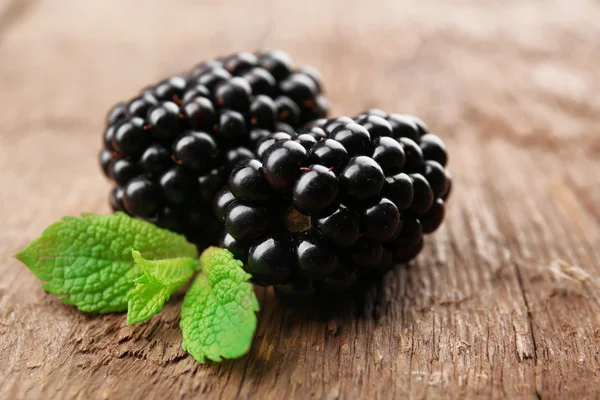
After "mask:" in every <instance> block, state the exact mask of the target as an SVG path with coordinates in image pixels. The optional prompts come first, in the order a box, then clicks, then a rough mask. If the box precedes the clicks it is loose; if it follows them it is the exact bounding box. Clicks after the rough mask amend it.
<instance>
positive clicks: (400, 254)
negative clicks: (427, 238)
mask: <svg viewBox="0 0 600 400" xmlns="http://www.w3.org/2000/svg"><path fill="white" fill-rule="evenodd" d="M421 250H423V239H421V240H420V241H419V242H418V243H417V244H415V245H414V246H413V247H409V248H399V249H397V250H396V251H395V252H394V253H393V256H394V261H395V262H398V263H406V262H409V261H410V260H412V259H414V258H415V257H416V256H417V255H419V253H420V252H421Z"/></svg>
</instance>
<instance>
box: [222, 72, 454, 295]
mask: <svg viewBox="0 0 600 400" xmlns="http://www.w3.org/2000/svg"><path fill="white" fill-rule="evenodd" d="M278 65H279V64H278ZM313 83H314V82H313ZM296 84H297V85H299V86H302V85H304V83H293V84H292V83H289V85H290V87H289V88H288V94H290V93H294V97H297V98H300V97H301V95H303V94H306V93H308V91H306V88H305V87H303V88H299V87H295V86H294V85H296ZM390 121H392V122H390ZM426 129H427V128H426V126H425V124H424V123H423V122H421V121H420V120H417V119H416V118H414V117H410V116H405V115H403V116H398V115H395V114H394V115H391V116H388V115H387V114H385V113H383V112H382V111H381V110H370V111H367V112H365V113H363V114H361V115H359V116H357V117H355V118H354V119H351V118H348V117H339V118H335V119H331V120H324V121H323V120H321V121H318V122H312V123H310V124H308V125H307V126H306V127H305V128H304V129H302V130H300V131H299V133H300V135H298V136H295V135H290V134H287V133H282V132H278V133H274V134H256V146H255V150H256V158H255V159H252V160H246V161H244V162H243V163H241V164H238V166H237V167H236V168H235V169H234V170H233V171H232V173H231V175H230V177H229V182H228V187H227V188H224V189H222V190H221V192H219V194H218V195H217V196H216V197H215V203H214V204H215V207H214V211H215V215H216V216H217V217H218V218H219V219H221V220H224V221H225V234H224V235H223V238H222V240H221V244H222V245H223V246H224V247H226V248H229V249H230V250H231V251H232V252H234V253H235V254H236V255H238V256H239V257H240V259H241V260H242V261H243V262H244V264H245V268H246V270H247V271H248V272H250V273H251V274H252V276H253V280H254V281H255V282H256V283H257V284H261V285H275V293H276V294H277V295H278V296H280V297H282V298H285V299H287V300H294V301H300V302H306V301H307V299H308V298H310V297H312V296H313V295H314V294H315V293H317V294H319V293H321V294H323V293H325V294H334V295H336V294H339V293H342V292H344V291H347V290H348V289H350V288H351V287H353V285H354V284H355V283H356V282H357V281H361V282H362V281H364V279H366V278H367V277H369V276H374V275H377V274H381V273H383V272H385V271H387V270H389V268H391V266H392V265H393V264H394V263H399V262H406V261H409V260H410V259H412V258H414V257H415V256H416V255H417V254H418V253H419V251H420V250H421V248H422V246H423V234H428V233H431V232H433V231H435V230H436V229H437V228H438V227H439V226H440V224H441V223H442V220H443V217H444V211H445V198H444V196H447V194H448V193H449V190H450V189H449V188H450V180H451V178H450V175H449V173H448V171H447V170H446V169H445V168H444V166H443V165H442V163H441V162H440V161H445V160H446V158H447V155H446V149H445V147H444V145H443V143H442V142H441V140H440V139H439V138H437V137H435V136H434V135H433V134H431V133H428V132H427V131H426ZM408 136H410V137H408ZM423 138H424V139H423Z"/></svg>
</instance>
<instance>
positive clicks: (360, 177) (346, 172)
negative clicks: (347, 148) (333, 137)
mask: <svg viewBox="0 0 600 400" xmlns="http://www.w3.org/2000/svg"><path fill="white" fill-rule="evenodd" d="M423 179H425V178H423ZM339 180H340V187H341V188H342V190H343V191H344V192H345V193H346V194H347V195H348V196H350V197H351V198H353V199H356V200H365V199H368V198H371V197H374V196H377V195H378V194H379V193H380V192H381V189H382V188H383V184H384V182H385V176H384V174H383V170H382V169H381V167H380V166H379V164H377V163H376V162H375V160H373V159H372V158H370V157H366V156H358V157H354V158H352V159H350V161H348V164H347V165H346V167H344V169H343V170H342V172H341V174H340V176H339Z"/></svg>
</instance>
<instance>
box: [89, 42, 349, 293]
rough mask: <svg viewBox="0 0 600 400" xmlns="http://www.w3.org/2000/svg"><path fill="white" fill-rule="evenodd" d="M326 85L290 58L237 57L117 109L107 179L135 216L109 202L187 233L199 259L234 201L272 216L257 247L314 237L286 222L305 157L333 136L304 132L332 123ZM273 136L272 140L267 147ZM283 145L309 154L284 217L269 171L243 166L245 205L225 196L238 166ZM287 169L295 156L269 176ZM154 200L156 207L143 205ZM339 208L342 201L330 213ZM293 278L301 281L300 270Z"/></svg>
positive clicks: (104, 155)
mask: <svg viewBox="0 0 600 400" xmlns="http://www.w3.org/2000/svg"><path fill="white" fill-rule="evenodd" d="M321 85H322V84H321V77H320V76H319V74H318V72H317V71H315V70H312V69H310V68H307V69H304V70H301V71H298V70H293V69H292V63H291V60H290V59H289V57H288V56H287V55H286V54H285V53H283V52H280V51H262V52H257V53H248V52H238V53H235V54H232V55H230V56H227V57H221V58H219V59H215V60H212V61H207V62H204V63H202V64H199V65H197V66H196V67H195V68H193V69H192V70H191V71H189V72H187V73H185V74H184V75H181V76H180V77H179V76H176V77H172V78H168V79H165V80H163V81H161V82H159V83H158V84H156V85H152V86H147V87H145V88H144V89H142V90H141V91H140V92H139V94H137V95H136V96H135V97H133V98H132V99H131V100H129V101H128V102H125V103H118V104H116V105H115V106H114V107H113V109H111V111H110V112H109V113H108V115H107V116H106V131H105V132H104V137H103V149H102V152H101V154H100V155H99V158H100V160H99V161H100V166H101V168H102V170H103V172H104V173H105V174H106V175H108V177H109V179H110V180H111V181H112V182H113V184H114V185H115V186H117V187H120V188H121V189H120V190H119V192H118V193H120V197H121V198H124V195H125V191H126V189H128V188H129V192H130V196H129V201H128V205H129V208H127V207H126V206H125V204H123V203H122V202H121V203H122V205H119V204H118V202H117V201H116V200H115V199H114V198H113V197H114V196H111V201H112V203H113V205H114V208H115V210H124V211H125V212H127V213H128V214H130V215H131V216H134V217H138V218H142V219H144V220H146V221H149V222H151V223H154V224H157V225H159V226H161V227H165V228H167V229H172V230H175V231H176V232H178V233H181V234H184V235H185V236H186V238H188V240H193V241H197V243H196V244H197V245H198V246H199V250H201V247H202V246H205V245H208V244H211V243H213V244H214V243H215V242H217V241H218V240H219V237H220V232H222V231H223V225H224V222H225V217H226V210H227V207H229V206H231V205H235V204H232V203H234V202H237V203H246V202H247V203H248V205H249V206H253V207H254V206H256V205H261V206H264V207H265V208H266V209H267V211H268V213H266V214H265V215H263V217H264V218H261V221H266V222H265V223H266V224H267V225H266V226H264V229H262V230H260V236H258V237H256V238H254V239H252V240H258V239H264V238H265V237H266V236H265V235H266V234H268V231H269V229H271V228H272V229H273V232H277V236H278V237H279V236H281V235H283V234H286V229H308V230H310V229H311V227H310V219H309V217H308V216H306V215H302V214H301V213H299V212H298V211H297V210H296V211H297V212H296V213H295V214H293V213H290V214H289V215H288V216H287V218H288V219H285V216H286V215H287V214H286V215H282V213H283V212H284V210H286V211H290V208H291V207H293V206H292V202H291V196H292V188H293V185H294V183H295V181H296V178H297V176H298V175H299V174H300V173H301V171H300V169H299V168H301V167H305V166H307V165H308V164H307V162H306V161H307V160H306V152H307V151H308V150H309V149H310V148H312V146H313V145H315V144H316V143H317V141H318V140H320V139H324V138H326V136H327V135H326V134H325V133H324V132H323V131H322V130H320V129H315V131H314V132H311V133H314V134H311V135H305V136H303V137H300V138H298V133H297V131H298V130H299V129H300V128H301V126H302V125H303V124H306V123H307V122H308V121H311V120H312V119H317V118H321V117H324V116H326V113H327V111H328V109H329V103H328V102H327V99H326V98H325V97H324V96H322V94H321ZM275 99H278V101H277V103H276V102H275ZM318 131H320V132H318ZM269 136H272V137H271V138H269V139H272V140H270V142H269V143H266V141H267V137H269ZM282 139H286V140H288V141H291V140H293V139H296V142H295V143H293V145H292V146H300V147H302V150H301V151H302V152H303V153H304V154H302V155H301V158H302V159H303V160H302V162H301V163H299V164H298V165H296V166H297V167H298V168H297V169H296V171H293V172H289V171H288V177H289V179H287V182H286V185H287V186H288V188H287V189H286V192H287V193H286V195H285V197H286V199H285V200H284V201H285V202H287V203H288V204H287V206H286V207H285V208H283V207H281V206H282V205H283V204H282V202H281V200H282V199H281V197H280V194H279V193H277V191H275V190H273V188H271V185H270V184H269V183H268V182H267V179H266V177H267V176H268V175H269V173H265V172H264V169H263V168H261V167H259V168H257V169H252V168H249V169H244V168H243V167H240V168H238V169H237V170H236V171H235V172H234V175H235V176H234V178H232V186H234V188H237V189H239V190H242V189H244V190H246V192H242V191H238V190H237V189H235V191H236V193H237V194H238V195H239V197H238V199H237V201H236V198H235V196H234V195H233V194H231V193H229V194H227V193H225V194H221V193H220V192H219V189H221V188H222V187H224V186H227V184H228V181H229V178H230V173H231V172H232V170H234V168H235V167H236V166H237V165H238V164H239V163H240V162H243V161H248V162H249V160H253V159H257V158H258V159H260V158H259V157H257V155H256V150H257V149H258V147H261V145H262V147H261V152H263V153H264V152H266V150H267V149H268V148H269V147H270V145H271V144H273V143H275V142H277V141H280V140H282ZM293 150H294V148H291V149H290V151H291V152H292V153H293ZM295 150H297V149H295ZM271 161H273V160H272V159H271ZM254 162H257V163H258V165H260V164H261V163H260V162H259V161H258V160H255V161H254ZM286 163H287V164H286ZM288 164H290V165H294V155H292V158H291V163H288V161H286V160H281V163H280V164H277V162H275V161H274V164H272V166H274V167H277V168H275V169H277V171H274V170H272V171H271V172H273V173H271V174H270V176H271V177H273V176H274V175H276V173H279V172H283V173H284V175H285V172H286V168H287V167H289V165H288ZM248 165H251V164H247V165H246V166H248ZM286 166H287V167H286ZM242 172H244V173H245V172H248V174H247V175H243V173H242ZM254 178H257V180H256V181H253V180H252V179H254ZM235 179H238V181H236V180H235ZM140 180H142V181H143V182H145V183H144V184H142V183H140V182H142V181H140ZM239 180H241V182H242V183H240V182H239ZM234 181H235V182H234ZM132 182H133V183H136V182H137V183H136V185H137V186H135V185H133V183H132ZM130 183H132V185H133V186H130V185H129V184H130ZM146 183H147V184H148V185H146ZM244 184H252V185H254V187H253V188H248V187H244V186H243V185H244ZM236 185H238V186H236ZM136 188H137V189H136ZM134 189H135V190H134ZM328 189H329V188H328ZM252 190H254V192H252ZM152 191H153V192H154V193H156V196H155V199H154V200H155V201H151V200H149V199H150V197H151V196H147V197H146V198H144V197H143V196H144V195H145V193H150V192H152ZM244 193H245V194H244ZM228 196H229V197H228ZM139 199H141V200H140V201H137V200H139ZM337 204H338V202H337V199H336V201H335V202H334V203H333V204H332V205H331V208H334V207H337ZM211 206H212V207H211ZM211 208H214V210H211ZM150 209H151V211H149V210H150ZM330 211H331V210H327V212H330ZM213 212H214V214H215V216H213ZM319 215H320V216H321V215H324V213H321V214H319ZM315 218H316V217H315ZM288 224H289V225H288ZM294 224H296V225H294ZM298 234H299V233H298V232H296V233H294V234H293V235H291V236H295V235H298ZM289 240H290V243H292V239H291V238H290V239H289ZM251 244H255V243H254V242H252V243H248V242H244V246H245V247H246V248H248V247H249V246H250V245H251ZM244 261H245V260H244ZM294 278H299V275H298V274H297V271H295V273H294ZM290 282H291V278H290ZM311 285H312V283H311Z"/></svg>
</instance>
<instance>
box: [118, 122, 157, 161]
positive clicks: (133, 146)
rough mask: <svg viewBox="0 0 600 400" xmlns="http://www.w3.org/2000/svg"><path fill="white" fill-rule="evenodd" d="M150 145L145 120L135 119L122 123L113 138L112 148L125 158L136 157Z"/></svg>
mask: <svg viewBox="0 0 600 400" xmlns="http://www.w3.org/2000/svg"><path fill="white" fill-rule="evenodd" d="M149 143H150V137H149V135H148V133H147V132H145V131H144V120H143V119H141V118H138V117H134V118H132V119H130V120H129V121H123V122H121V123H120V124H119V125H118V127H117V128H116V131H115V134H114V136H113V138H112V147H113V148H114V149H115V150H116V151H118V152H119V153H121V154H123V155H124V156H129V157H136V156H137V155H139V154H140V153H141V152H143V151H144V150H145V149H146V147H147V146H148V144H149Z"/></svg>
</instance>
